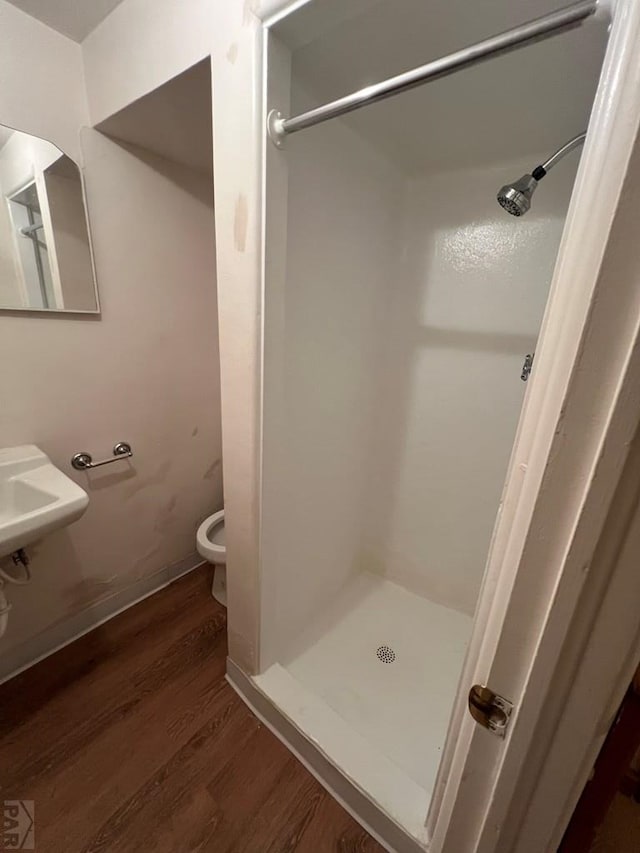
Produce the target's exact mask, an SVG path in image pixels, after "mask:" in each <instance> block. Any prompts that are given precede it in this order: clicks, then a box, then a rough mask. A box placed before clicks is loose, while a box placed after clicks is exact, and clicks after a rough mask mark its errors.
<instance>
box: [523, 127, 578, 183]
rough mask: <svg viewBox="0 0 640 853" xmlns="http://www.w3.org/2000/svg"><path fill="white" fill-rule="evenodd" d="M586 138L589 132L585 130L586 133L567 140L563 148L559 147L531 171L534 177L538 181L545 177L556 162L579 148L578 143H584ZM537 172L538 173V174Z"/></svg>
mask: <svg viewBox="0 0 640 853" xmlns="http://www.w3.org/2000/svg"><path fill="white" fill-rule="evenodd" d="M586 138H587V132H586V130H585V131H584V133H579V134H578V135H577V136H574V137H573V139H570V140H569V141H568V142H565V144H564V145H563V146H562V148H558V150H557V151H555V152H554V153H553V154H552V155H551V157H549V159H548V160H545V161H544V163H542V164H541V165H540V166H536V168H535V169H534V170H533V172H532V173H531V174H532V175H533V177H534V178H535V179H536V180H537V181H539V180H540V179H541V178H544V176H545V175H546V174H547V172H548V171H549V170H550V169H553V167H554V166H555V165H556V163H559V162H560V160H562V159H563V158H564V157H566V156H567V154H569V153H570V152H571V151H573V149H574V148H577V147H578V145H582V144H583V143H584V141H585V139H586ZM536 172H537V173H538V174H536Z"/></svg>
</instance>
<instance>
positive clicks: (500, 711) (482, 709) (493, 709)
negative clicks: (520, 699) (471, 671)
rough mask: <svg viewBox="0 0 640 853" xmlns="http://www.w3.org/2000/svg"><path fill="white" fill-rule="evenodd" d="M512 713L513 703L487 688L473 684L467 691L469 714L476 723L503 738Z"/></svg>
mask: <svg viewBox="0 0 640 853" xmlns="http://www.w3.org/2000/svg"><path fill="white" fill-rule="evenodd" d="M512 711H513V703H512V702H509V700H508V699H505V698H504V696H500V695H499V694H498V693H494V692H493V690H491V689H490V688H489V687H483V686H482V685H481V684H474V685H473V687H472V688H471V690H470V691H469V712H470V714H471V716H472V717H473V719H474V720H475V721H476V723H480V725H481V726H483V727H484V728H485V729H488V730H489V731H490V732H493V734H494V735H497V736H498V737H504V735H505V732H506V731H507V726H508V725H509V720H510V718H511V712H512Z"/></svg>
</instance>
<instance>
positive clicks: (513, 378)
mask: <svg viewBox="0 0 640 853" xmlns="http://www.w3.org/2000/svg"><path fill="white" fill-rule="evenodd" d="M294 102H295V94H294ZM545 155H546V152H541V154H540V157H539V158H538V159H543V158H544V156H545ZM286 158H287V164H288V169H289V174H288V211H287V215H288V225H287V256H286V286H285V290H284V294H283V306H284V307H283V308H282V309H281V310H282V313H283V315H284V323H283V326H282V328H280V327H279V328H278V329H277V330H276V331H272V330H271V329H270V327H269V319H270V304H269V303H270V295H269V293H267V297H266V314H267V327H266V336H267V340H266V344H265V346H266V348H267V349H266V351H267V356H266V359H265V386H264V392H263V393H264V397H265V407H266V410H267V412H269V411H270V407H275V406H277V405H278V403H277V399H279V398H276V395H275V394H273V395H272V393H271V391H272V388H271V383H275V384H277V386H278V389H279V394H281V395H282V414H281V419H280V418H278V419H277V420H276V421H275V422H274V426H273V428H272V429H270V427H269V424H270V422H269V419H268V418H267V420H266V422H265V446H266V448H267V450H266V451H265V475H264V481H263V486H264V488H265V490H266V491H267V492H268V493H269V494H270V501H269V506H268V508H266V513H265V516H264V518H263V530H262V535H263V540H264V541H265V542H266V543H267V544H269V543H272V542H273V543H277V547H274V549H273V551H272V550H270V548H269V547H267V548H266V550H265V552H264V555H263V562H262V566H263V573H264V576H265V577H268V578H269V592H268V597H267V600H266V601H265V602H263V611H262V640H261V654H262V664H261V668H262V669H264V668H266V667H267V666H269V665H270V664H271V663H274V662H275V661H277V660H278V659H279V657H280V656H281V655H282V654H286V651H287V648H288V644H289V643H290V642H291V641H292V640H293V639H294V638H295V637H296V635H297V634H298V633H299V631H300V630H302V629H303V628H304V627H305V626H306V625H307V624H308V621H309V619H310V618H312V617H313V616H314V614H317V612H318V610H319V609H321V608H322V606H324V605H326V604H328V603H329V602H330V601H331V600H332V598H333V597H334V596H335V595H337V594H339V591H340V589H341V587H342V586H343V585H344V584H345V583H347V582H348V580H349V579H350V578H351V577H352V576H353V574H354V573H357V572H358V571H370V572H375V573H378V574H380V575H383V576H386V577H388V578H390V579H392V580H394V581H396V582H397V583H400V584H402V585H404V586H406V587H407V588H408V589H410V590H411V591H413V592H416V593H418V594H420V595H423V596H425V597H427V598H429V599H430V600H433V601H434V602H435V603H438V604H442V605H444V606H446V607H451V608H453V609H455V610H459V611H461V612H463V613H466V614H468V615H472V614H473V612H474V608H475V603H476V599H477V594H478V591H479V587H480V582H481V579H482V574H483V571H484V566H485V561H486V556H487V551H488V546H489V540H490V537H491V532H492V529H493V524H494V520H495V516H496V512H497V509H498V504H499V499H500V493H501V490H502V486H503V482H504V476H505V473H506V468H507V463H508V460H509V455H510V452H511V446H512V443H513V440H514V437H515V430H516V426H517V422H518V418H519V414H520V408H521V404H522V399H523V396H524V390H525V385H524V383H523V382H522V380H521V379H520V373H521V368H522V363H523V361H524V357H525V355H526V354H527V353H530V352H533V351H534V350H535V346H536V339H537V333H538V330H539V326H540V322H541V319H542V313H543V311H544V306H545V303H546V299H547V294H548V288H549V283H550V280H551V275H552V272H553V265H554V262H555V256H556V253H557V249H558V244H559V241H560V236H561V232H562V226H563V222H564V215H565V213H566V209H567V205H568V201H569V196H570V193H571V187H572V184H573V179H574V177H575V171H576V167H577V160H578V158H577V157H576V159H575V160H574V161H573V162H567V163H564V164H563V167H564V168H561V169H558V170H557V171H556V172H554V174H553V177H552V178H550V179H549V180H548V181H547V182H545V184H543V185H542V186H541V188H540V190H539V192H538V194H537V195H536V198H535V202H534V206H533V208H532V210H531V211H530V213H529V214H528V216H527V217H526V218H524V219H516V218H514V217H510V216H509V215H508V214H506V213H505V211H503V210H502V208H500V207H499V206H498V204H497V202H496V199H495V195H496V192H497V189H498V188H499V186H500V185H501V184H502V183H503V182H504V181H506V180H508V179H510V178H511V177H512V176H517V175H519V174H521V173H522V172H523V171H526V170H527V169H531V168H533V165H535V163H536V162H537V160H536V158H535V157H533V156H530V157H526V158H521V159H519V160H513V161H512V162H508V163H504V164H501V165H494V166H491V167H489V166H486V167H484V168H482V169H477V170H467V169H464V170H459V171H457V172H443V173H434V172H431V173H429V172H428V171H426V169H425V172H424V173H423V174H421V175H410V174H407V173H406V171H404V170H403V168H402V167H403V165H404V164H402V163H397V162H390V161H389V160H388V159H387V158H386V157H384V156H382V155H381V154H380V153H379V152H378V151H377V150H376V149H375V148H373V146H372V145H371V143H370V142H369V141H368V140H366V139H363V138H362V137H361V136H359V135H358V134H357V133H355V132H354V131H353V130H352V129H351V128H350V127H349V126H347V125H345V124H344V122H342V121H334V122H330V123H327V124H325V125H321V126H319V127H316V128H314V129H313V130H312V131H311V132H309V133H307V134H301V135H300V136H299V137H297V138H296V137H294V138H292V139H290V140H287V151H286ZM427 166H428V159H427V157H425V167H427ZM461 198H464V202H465V203H464V208H463V209H461V205H460V199H461ZM461 214H462V215H463V219H462V220H461ZM271 334H278V335H279V336H281V337H282V339H283V340H282V344H281V345H282V347H283V349H282V351H278V353H277V357H276V358H274V359H271V358H270V357H269V353H270V352H272V350H271V347H272V344H271V343H270V340H269V337H270V335H271ZM274 398H275V399H276V401H275V402H274ZM273 457H277V458H278V460H279V463H278V464H275V463H274V461H273ZM301 567H304V571H301Z"/></svg>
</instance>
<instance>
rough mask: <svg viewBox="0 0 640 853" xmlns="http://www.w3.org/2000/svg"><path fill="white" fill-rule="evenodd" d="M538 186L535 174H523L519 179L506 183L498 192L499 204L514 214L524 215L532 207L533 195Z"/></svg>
mask: <svg viewBox="0 0 640 853" xmlns="http://www.w3.org/2000/svg"><path fill="white" fill-rule="evenodd" d="M537 186H538V182H537V181H536V179H535V178H534V177H533V175H523V176H522V177H521V178H518V180H517V181H513V182H512V183H510V184H505V185H504V186H503V187H501V189H500V191H499V192H498V196H497V198H498V204H500V205H502V207H504V209H505V210H506V211H507V213H510V214H511V215H512V216H524V214H525V213H526V212H527V210H529V208H530V207H531V196H532V195H533V191H534V190H535V188H536V187H537Z"/></svg>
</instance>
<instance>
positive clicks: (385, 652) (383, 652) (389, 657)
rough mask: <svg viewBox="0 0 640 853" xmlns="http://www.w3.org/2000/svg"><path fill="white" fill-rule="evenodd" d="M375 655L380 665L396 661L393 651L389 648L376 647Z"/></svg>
mask: <svg viewBox="0 0 640 853" xmlns="http://www.w3.org/2000/svg"><path fill="white" fill-rule="evenodd" d="M376 654H377V655H378V657H379V658H380V660H381V661H382V663H393V662H394V660H395V659H396V653H395V652H394V651H393V649H392V648H391V646H378V649H377V651H376Z"/></svg>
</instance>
